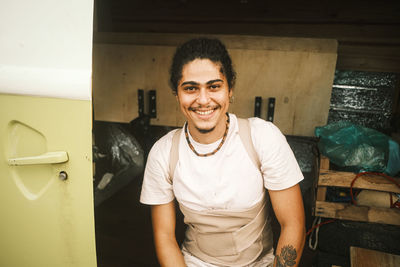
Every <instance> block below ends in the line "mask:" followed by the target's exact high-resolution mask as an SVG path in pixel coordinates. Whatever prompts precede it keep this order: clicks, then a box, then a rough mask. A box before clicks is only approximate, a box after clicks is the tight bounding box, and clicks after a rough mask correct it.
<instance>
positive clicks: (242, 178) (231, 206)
mask: <svg viewBox="0 0 400 267" xmlns="http://www.w3.org/2000/svg"><path fill="white" fill-rule="evenodd" d="M229 116H230V126H229V132H228V135H227V137H226V140H225V143H224V144H223V145H222V147H221V149H220V150H219V151H218V152H217V153H215V154H214V155H212V156H209V157H198V156H196V155H195V154H194V153H193V151H192V150H191V149H190V148H189V146H188V144H187V141H186V138H185V134H184V131H182V132H181V136H180V140H179V159H178V162H177V165H176V167H175V173H174V177H173V184H170V183H169V182H168V177H169V159H170V151H171V146H172V137H173V134H174V132H175V130H174V131H171V132H169V133H168V134H166V135H165V136H163V137H162V138H161V139H159V140H158V141H157V142H156V143H155V144H154V146H153V147H152V149H151V151H150V153H149V156H148V159H147V164H146V168H145V173H144V178H143V185H142V192H141V196H140V202H142V203H144V204H149V205H158V204H166V203H169V202H171V201H172V200H173V199H174V197H176V199H177V201H178V202H179V203H181V204H183V205H184V206H186V207H188V208H190V209H194V210H199V211H202V210H211V209H219V210H220V209H227V210H230V211H240V210H243V209H248V208H250V207H252V206H253V205H255V204H256V203H257V202H259V201H260V200H261V199H262V198H263V194H264V192H265V189H264V188H267V189H269V190H282V189H286V188H289V187H291V186H293V185H295V184H297V183H299V182H300V181H301V180H302V179H303V174H302V172H301V170H300V168H299V165H298V164H297V161H296V159H295V157H294V154H293V151H292V150H291V148H290V146H289V144H288V143H287V141H286V138H285V136H284V135H283V134H282V133H281V132H280V131H279V129H278V128H277V127H276V126H275V125H274V124H272V123H271V122H267V121H265V120H262V119H258V118H250V119H249V122H250V127H251V137H252V141H253V145H254V148H255V150H256V153H257V155H258V158H259V160H260V163H261V172H262V174H261V173H260V171H259V170H258V169H257V167H255V165H254V163H253V162H252V161H251V159H250V157H249V155H248V153H247V151H246V149H245V147H244V145H243V143H242V141H241V139H240V136H239V128H238V122H237V118H236V116H235V115H233V114H229ZM189 138H190V142H191V143H192V144H193V146H194V148H195V149H196V151H197V152H198V153H201V154H203V153H208V152H210V151H213V150H214V149H216V148H217V147H218V145H219V143H220V141H221V140H218V141H216V142H214V143H212V144H200V143H197V142H196V141H194V140H193V138H192V137H191V136H190V134H189ZM272 253H273V252H272V251H271V252H270V253H269V254H267V255H266V256H265V257H264V258H263V259H261V260H260V261H258V262H255V263H254V264H252V265H249V266H258V265H257V264H261V266H265V264H263V262H267V261H268V262H272V261H273V255H272ZM183 254H184V256H185V261H186V263H187V264H188V265H189V266H204V267H205V266H207V267H208V266H213V265H212V264H208V263H205V262H202V261H201V260H200V259H197V258H195V257H193V256H191V255H189V254H188V252H187V251H186V250H185V249H184V248H183ZM271 259H272V260H271ZM190 262H192V265H190V264H189V263H190Z"/></svg>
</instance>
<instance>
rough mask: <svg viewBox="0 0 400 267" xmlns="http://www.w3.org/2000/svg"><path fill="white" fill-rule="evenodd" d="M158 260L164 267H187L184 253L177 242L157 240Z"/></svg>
mask: <svg viewBox="0 0 400 267" xmlns="http://www.w3.org/2000/svg"><path fill="white" fill-rule="evenodd" d="M156 252H157V258H158V261H159V263H160V265H161V266H162V267H185V266H186V264H185V261H184V260H183V255H182V252H181V250H180V248H179V246H178V243H177V242H176V240H172V239H164V240H158V241H157V240H156Z"/></svg>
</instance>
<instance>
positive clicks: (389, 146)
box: [315, 121, 400, 176]
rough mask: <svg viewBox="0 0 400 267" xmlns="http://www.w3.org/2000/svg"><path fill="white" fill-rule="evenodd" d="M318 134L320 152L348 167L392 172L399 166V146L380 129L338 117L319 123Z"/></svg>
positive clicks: (336, 162)
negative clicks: (328, 122)
mask: <svg viewBox="0 0 400 267" xmlns="http://www.w3.org/2000/svg"><path fill="white" fill-rule="evenodd" d="M315 135H316V136H317V137H319V138H320V141H319V142H318V148H319V150H320V152H321V153H322V154H323V155H325V156H327V157H328V158H329V160H330V161H331V162H333V163H334V164H336V165H338V166H341V167H346V170H351V171H354V172H359V171H374V172H385V173H387V174H389V175H392V176H393V175H395V174H396V173H398V172H399V170H400V160H399V158H400V156H399V146H398V144H397V143H396V142H394V141H393V140H391V139H390V137H388V136H387V135H385V134H383V133H381V132H378V131H376V130H373V129H370V128H366V127H363V126H360V125H356V124H353V123H351V122H347V121H339V122H335V123H331V124H328V125H326V126H323V127H316V128H315ZM389 159H390V160H389ZM388 163H389V164H388Z"/></svg>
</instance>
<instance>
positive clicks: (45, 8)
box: [0, 0, 93, 99]
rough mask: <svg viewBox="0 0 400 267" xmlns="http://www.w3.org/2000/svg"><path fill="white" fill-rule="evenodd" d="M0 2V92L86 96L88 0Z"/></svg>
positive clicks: (90, 14)
mask: <svg viewBox="0 0 400 267" xmlns="http://www.w3.org/2000/svg"><path fill="white" fill-rule="evenodd" d="M0 7H1V8H0V92H4V93H13V94H28V95H41V96H51V97H63V98H75V99H76V98H77V99H91V69H92V46H91V45H88V44H92V35H93V33H92V32H93V0H68V1H60V0H57V1H55V0H35V1H31V0H13V1H7V0H0Z"/></svg>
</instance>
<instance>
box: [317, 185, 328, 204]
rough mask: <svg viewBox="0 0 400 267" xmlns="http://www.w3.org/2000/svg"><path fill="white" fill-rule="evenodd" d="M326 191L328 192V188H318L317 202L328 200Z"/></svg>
mask: <svg viewBox="0 0 400 267" xmlns="http://www.w3.org/2000/svg"><path fill="white" fill-rule="evenodd" d="M326 190H327V187H326V186H318V189H317V200H319V201H325V199H326Z"/></svg>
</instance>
